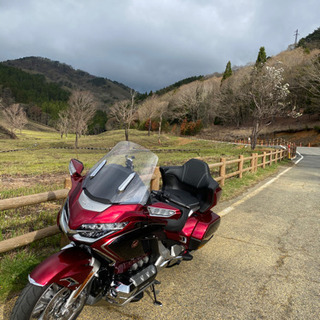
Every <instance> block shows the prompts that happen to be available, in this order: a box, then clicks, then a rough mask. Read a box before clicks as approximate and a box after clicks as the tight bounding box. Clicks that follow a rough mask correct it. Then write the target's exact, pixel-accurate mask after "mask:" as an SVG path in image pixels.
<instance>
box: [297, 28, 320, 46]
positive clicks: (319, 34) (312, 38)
mask: <svg viewBox="0 0 320 320" xmlns="http://www.w3.org/2000/svg"><path fill="white" fill-rule="evenodd" d="M298 46H299V47H304V48H308V49H320V28H318V29H317V30H314V31H313V32H312V33H310V34H309V35H307V36H306V37H305V38H301V39H300V41H299V43H298Z"/></svg>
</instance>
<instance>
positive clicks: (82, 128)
mask: <svg viewBox="0 0 320 320" xmlns="http://www.w3.org/2000/svg"><path fill="white" fill-rule="evenodd" d="M95 111H96V103H95V101H94V98H93V95H92V94H91V93H90V92H88V91H74V92H73V93H72V95H71V96H70V99H69V108H68V114H69V120H70V127H71V128H72V130H73V132H74V133H75V135H76V140H75V147H76V148H77V147H78V140H79V138H80V137H81V135H83V134H85V133H86V131H87V128H88V123H89V121H90V120H91V119H92V118H93V116H94V114H95Z"/></svg>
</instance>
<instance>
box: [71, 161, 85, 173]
mask: <svg viewBox="0 0 320 320" xmlns="http://www.w3.org/2000/svg"><path fill="white" fill-rule="evenodd" d="M83 168H84V166H83V163H82V162H81V161H79V160H77V159H71V160H70V163H69V172H70V175H71V176H73V175H74V174H77V175H79V176H80V175H81V172H82V171H83Z"/></svg>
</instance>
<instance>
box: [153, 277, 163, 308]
mask: <svg viewBox="0 0 320 320" xmlns="http://www.w3.org/2000/svg"><path fill="white" fill-rule="evenodd" d="M155 284H160V281H157V280H156V281H155V282H154V284H152V285H151V291H152V293H153V299H154V300H153V304H155V305H156V306H159V307H162V303H161V302H160V301H158V300H157V294H156V289H155V287H154V285H155Z"/></svg>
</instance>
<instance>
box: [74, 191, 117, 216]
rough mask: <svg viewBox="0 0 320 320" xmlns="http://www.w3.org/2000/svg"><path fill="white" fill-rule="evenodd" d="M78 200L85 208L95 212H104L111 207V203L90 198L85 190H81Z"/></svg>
mask: <svg viewBox="0 0 320 320" xmlns="http://www.w3.org/2000/svg"><path fill="white" fill-rule="evenodd" d="M78 202H79V204H80V206H81V207H82V208H83V209H85V210H89V211H94V212H102V211H105V210H107V209H108V208H110V207H111V204H105V203H101V202H97V201H94V200H92V199H90V198H89V197H88V196H87V195H86V194H85V193H84V191H82V192H81V194H80V197H79V199H78Z"/></svg>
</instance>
